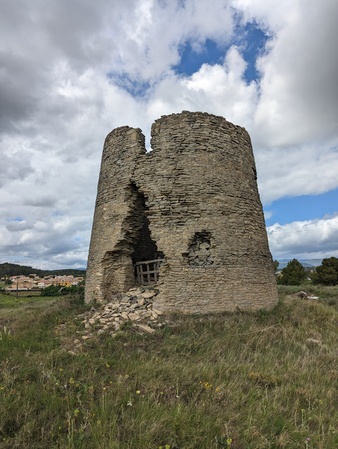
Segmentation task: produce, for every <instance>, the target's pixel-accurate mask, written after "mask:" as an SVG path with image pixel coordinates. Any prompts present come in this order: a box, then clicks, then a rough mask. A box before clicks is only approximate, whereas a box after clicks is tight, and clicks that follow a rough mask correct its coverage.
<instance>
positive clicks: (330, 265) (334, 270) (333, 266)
mask: <svg viewBox="0 0 338 449" xmlns="http://www.w3.org/2000/svg"><path fill="white" fill-rule="evenodd" d="M310 278H311V280H312V282H313V283H314V284H323V285H338V259H337V257H330V258H328V259H323V261H322V264H321V265H320V266H319V267H316V269H315V270H314V271H313V273H311V275H310Z"/></svg>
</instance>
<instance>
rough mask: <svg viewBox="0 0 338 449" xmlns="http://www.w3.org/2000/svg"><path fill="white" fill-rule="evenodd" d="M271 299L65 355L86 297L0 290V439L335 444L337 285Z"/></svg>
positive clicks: (24, 442) (20, 448)
mask: <svg viewBox="0 0 338 449" xmlns="http://www.w3.org/2000/svg"><path fill="white" fill-rule="evenodd" d="M300 289H306V291H308V292H310V293H313V294H316V295H318V296H320V298H321V299H320V300H319V301H304V300H300V299H298V298H297V297H296V296H295V295H294V293H296V292H297V291H299V290H300ZM280 298H281V299H280V303H279V305H278V306H277V307H276V308H275V309H274V310H273V311H270V312H265V311H261V312H259V313H242V312H238V313H235V314H222V315H217V316H213V315H210V316H192V317H182V316H172V317H170V323H169V324H167V325H165V326H164V327H163V328H161V329H158V330H156V332H155V333H154V334H147V335H138V334H136V333H135V332H134V331H133V328H132V327H131V326H128V325H127V326H125V328H124V330H123V331H122V332H121V333H120V334H119V335H118V336H117V337H116V338H112V337H109V336H100V337H98V338H97V339H92V340H90V342H86V343H85V346H84V350H83V351H82V352H81V353H80V354H78V355H71V354H69V353H68V350H67V349H68V348H69V344H70V343H71V342H72V341H73V340H74V336H76V335H77V331H79V330H81V318H80V317H78V315H79V314H81V313H83V312H84V311H85V310H86V309H88V306H84V305H83V304H81V301H79V300H77V299H76V298H75V299H72V298H69V297H61V298H52V299H47V298H28V299H23V298H22V299H19V300H16V298H13V297H4V296H3V295H2V296H0V369H1V371H0V448H1V449H14V448H17V449H80V448H81V449H82V448H86V449H216V448H217V449H221V448H222V449H260V448H261V449H263V448H269V449H272V448H287V449H296V448H302V449H310V448H311V449H335V448H337V447H338V407H337V379H338V352H337V350H338V345H337V326H338V288H318V287H316V288H314V287H309V286H306V287H304V288H302V287H282V286H281V287H280ZM60 326H61V328H62V329H63V331H62V335H60V332H56V329H60ZM66 348H67V349H66Z"/></svg>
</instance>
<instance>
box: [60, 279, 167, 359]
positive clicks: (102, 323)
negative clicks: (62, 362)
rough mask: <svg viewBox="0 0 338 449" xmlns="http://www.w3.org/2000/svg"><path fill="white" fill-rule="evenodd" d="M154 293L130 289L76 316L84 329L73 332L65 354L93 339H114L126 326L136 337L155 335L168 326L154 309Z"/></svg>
mask: <svg viewBox="0 0 338 449" xmlns="http://www.w3.org/2000/svg"><path fill="white" fill-rule="evenodd" d="M157 293H158V292H157V290H156V289H154V288H152V287H135V288H131V289H130V290H128V291H127V292H126V293H124V294H122V295H121V294H120V295H116V296H115V297H114V298H112V300H111V301H110V302H108V303H106V304H103V305H100V306H98V307H97V308H94V307H92V308H91V309H90V311H88V312H85V313H83V314H81V315H79V316H78V317H77V318H80V319H81V318H82V320H81V324H82V325H83V330H78V331H76V332H77V338H76V339H75V340H74V341H73V345H72V349H70V350H69V351H68V353H69V354H71V355H76V354H77V353H79V352H80V351H81V350H82V347H83V344H84V343H85V342H87V341H90V339H92V338H94V337H100V336H103V335H110V336H111V337H115V336H116V335H117V334H118V333H119V332H121V330H123V326H125V325H126V323H128V328H130V329H132V330H133V331H134V332H137V333H139V334H152V333H154V332H155V329H156V328H160V327H162V326H163V325H164V324H166V323H167V322H166V321H165V320H164V318H163V317H162V314H163V313H162V312H161V311H160V310H157V309H155V307H154V300H155V298H156V296H157Z"/></svg>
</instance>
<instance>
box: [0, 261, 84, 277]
mask: <svg viewBox="0 0 338 449" xmlns="http://www.w3.org/2000/svg"><path fill="white" fill-rule="evenodd" d="M29 274H36V275H37V276H40V277H44V276H70V275H73V276H85V274H86V270H75V269H68V268H66V269H62V270H40V269H38V268H32V267H29V266H26V265H17V264H15V263H8V262H6V263H1V264H0V278H2V279H4V278H9V277H11V276H20V275H24V276H28V275H29Z"/></svg>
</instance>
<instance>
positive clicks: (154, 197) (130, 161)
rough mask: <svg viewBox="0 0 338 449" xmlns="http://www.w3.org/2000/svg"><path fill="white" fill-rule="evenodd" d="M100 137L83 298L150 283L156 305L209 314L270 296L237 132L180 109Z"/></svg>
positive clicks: (248, 151)
mask: <svg viewBox="0 0 338 449" xmlns="http://www.w3.org/2000/svg"><path fill="white" fill-rule="evenodd" d="M151 147H152V151H151V152H146V150H145V139H144V136H143V134H142V132H141V130H140V129H135V128H131V127H128V126H123V127H120V128H117V129H115V130H113V131H112V132H111V133H110V134H108V136H107V138H106V141H105V144H104V150H103V155H102V163H101V171H100V177H99V184H98V192H97V200H96V207H95V214H94V222H93V229H92V236H91V243H90V250H89V259H88V269H87V278H86V301H87V302H90V301H93V300H96V301H98V302H105V301H108V300H110V299H111V297H112V295H114V294H117V293H122V292H125V291H127V290H128V289H130V288H131V287H134V286H136V285H140V284H141V285H153V286H154V285H155V286H156V289H157V290H158V292H159V293H158V295H157V297H156V308H157V309H162V310H164V311H180V312H186V313H209V312H220V311H232V310H235V309H236V308H241V309H246V310H256V309H260V308H271V307H272V306H273V305H274V304H276V302H277V289H276V282H275V277H274V270H273V263H272V258H271V254H270V251H269V247H268V241H267V235H266V230H265V223H264V217H263V211H262V205H261V202H260V198H259V193H258V188H257V181H256V168H255V161H254V157H253V152H252V147H251V141H250V136H249V135H248V133H247V131H246V130H245V129H244V128H242V127H240V126H235V125H233V124H232V123H230V122H228V121H227V120H226V119H224V118H223V117H218V116H214V115H210V114H206V113H201V112H194V113H191V112H187V111H183V112H182V113H180V114H172V115H168V116H163V117H161V118H160V119H159V120H156V121H155V123H154V124H153V126H152V137H151Z"/></svg>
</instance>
